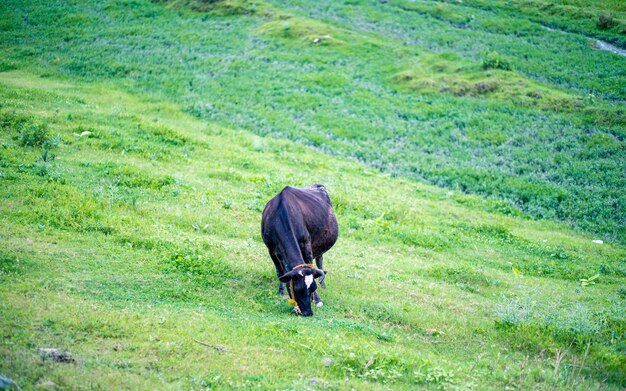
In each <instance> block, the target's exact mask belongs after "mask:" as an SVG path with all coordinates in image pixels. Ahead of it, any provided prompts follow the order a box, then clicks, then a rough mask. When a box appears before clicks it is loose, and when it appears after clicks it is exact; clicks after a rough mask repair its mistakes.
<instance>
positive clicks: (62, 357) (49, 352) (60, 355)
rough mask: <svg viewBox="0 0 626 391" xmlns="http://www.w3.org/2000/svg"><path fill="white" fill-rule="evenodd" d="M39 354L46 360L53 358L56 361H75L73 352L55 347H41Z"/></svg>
mask: <svg viewBox="0 0 626 391" xmlns="http://www.w3.org/2000/svg"><path fill="white" fill-rule="evenodd" d="M39 355H40V356H41V358H43V359H44V360H45V359H46V358H51V359H52V360H54V361H56V362H65V363H70V362H74V358H73V357H72V353H70V352H62V351H60V350H59V349H53V348H39Z"/></svg>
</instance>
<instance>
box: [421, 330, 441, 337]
mask: <svg viewBox="0 0 626 391" xmlns="http://www.w3.org/2000/svg"><path fill="white" fill-rule="evenodd" d="M424 334H426V335H430V336H432V335H437V334H439V331H437V330H435V329H426V330H424Z"/></svg>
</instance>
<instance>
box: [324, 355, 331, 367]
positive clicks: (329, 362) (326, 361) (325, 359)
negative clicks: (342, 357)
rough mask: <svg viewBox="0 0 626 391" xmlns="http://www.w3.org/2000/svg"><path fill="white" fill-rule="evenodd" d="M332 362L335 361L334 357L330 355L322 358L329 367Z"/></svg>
mask: <svg viewBox="0 0 626 391" xmlns="http://www.w3.org/2000/svg"><path fill="white" fill-rule="evenodd" d="M332 363H333V359H332V358H330V357H324V358H323V359H322V364H323V365H324V366H325V367H329V366H330V364H332Z"/></svg>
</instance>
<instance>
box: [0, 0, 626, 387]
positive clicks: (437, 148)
mask: <svg viewBox="0 0 626 391" xmlns="http://www.w3.org/2000/svg"><path fill="white" fill-rule="evenodd" d="M198 4H200V5H201V6H202V7H200V9H198ZM307 4H308V3H302V4H300V3H297V2H290V4H282V3H280V2H278V1H276V2H271V3H262V2H246V3H240V2H236V1H224V2H217V3H215V2H209V3H198V2H191V1H187V2H185V1H179V2H168V3H149V2H145V1H135V0H133V1H122V2H108V1H107V2H100V3H91V2H84V3H83V2H79V1H77V2H74V3H66V2H58V3H53V2H51V3H48V4H47V5H46V6H45V7H44V6H41V7H38V6H36V5H33V4H30V3H27V4H22V3H20V4H17V3H16V4H11V5H10V6H11V7H12V8H11V9H10V10H9V8H8V7H9V5H7V6H6V7H5V6H4V5H3V6H2V7H0V13H2V18H0V20H2V26H1V28H0V36H1V38H3V39H2V40H0V51H1V52H2V53H3V57H2V60H1V61H2V63H1V64H0V66H1V68H0V69H1V71H0V197H1V199H2V202H1V203H0V210H1V213H0V227H1V228H2V229H1V230H0V308H2V312H1V313H2V316H0V333H2V337H3V338H2V339H1V340H0V354H2V356H3V357H4V358H3V359H2V360H0V375H2V376H8V377H10V378H12V379H13V380H15V381H16V383H17V384H19V385H20V386H21V387H22V388H27V389H28V388H35V387H37V386H50V385H51V383H54V384H55V385H56V386H58V387H61V388H67V389H82V388H106V389H110V388H128V389H146V388H156V389H181V388H185V389H188V388H193V389H198V388H209V387H210V388H235V387H240V388H253V387H260V388H263V389H270V388H271V389H301V388H307V387H309V388H336V389H348V388H355V389H371V388H381V389H386V388H398V389H405V388H408V387H424V388H432V389H439V388H446V389H448V388H453V389H456V388H458V389H467V388H480V389H503V388H520V389H530V388H532V389H554V388H557V389H570V388H581V389H589V388H602V387H604V388H606V389H621V388H622V387H623V386H624V384H625V383H626V378H625V377H624V374H625V373H626V356H625V355H624V346H625V343H626V340H625V338H626V329H625V325H626V309H625V308H626V306H625V304H624V303H625V300H626V265H625V264H624V259H626V247H624V245H623V244H621V243H620V242H619V241H616V242H605V243H602V244H599V243H595V242H594V241H593V240H596V239H598V238H599V237H598V235H592V234H587V233H584V232H583V231H582V230H580V229H579V230H572V229H570V228H568V227H567V226H566V225H565V224H563V223H559V222H556V221H554V220H551V219H550V218H555V219H558V218H562V219H566V220H568V222H570V223H572V224H573V225H575V226H577V227H586V228H589V229H592V230H596V231H600V232H603V233H604V235H606V237H609V238H610V237H613V238H617V235H618V234H619V232H623V225H621V224H622V223H621V222H623V216H624V215H623V213H624V211H623V210H622V209H620V208H621V206H622V205H623V200H624V198H623V197H624V196H623V194H620V192H621V190H622V189H623V187H621V188H620V186H621V184H622V183H623V181H624V178H623V175H621V174H623V164H622V163H624V142H623V135H624V133H623V131H624V129H623V125H624V123H623V116H622V112H621V110H622V106H620V104H616V103H612V101H614V100H616V99H617V100H619V99H623V97H622V98H620V97H619V94H620V93H621V92H620V90H619V89H614V88H613V87H611V86H610V85H608V84H607V83H606V82H604V81H603V80H604V78H605V76H606V75H607V74H608V73H610V72H615V73H616V74H619V72H620V71H619V69H620V68H619V64H621V63H620V62H619V61H621V59H619V58H617V57H613V56H612V55H611V54H609V53H597V52H593V51H591V50H592V49H589V48H588V47H587V46H585V45H584V42H583V44H581V45H580V46H579V47H580V50H581V51H582V50H590V51H589V52H588V53H587V52H585V53H587V54H589V56H591V57H593V56H598V57H597V58H602V59H603V60H604V61H603V64H602V65H601V66H597V67H593V66H592V65H591V62H586V61H587V60H586V59H582V58H581V59H580V60H579V62H576V63H574V62H572V61H574V60H573V59H571V58H567V59H561V60H557V59H555V60H554V61H555V62H558V61H562V63H561V65H562V66H563V67H566V66H567V65H568V61H570V63H569V65H570V66H571V67H572V68H573V70H572V72H586V73H587V74H588V75H589V76H588V77H587V78H586V79H585V80H580V81H577V82H575V80H574V79H573V80H574V81H572V82H571V83H573V84H575V85H570V84H571V83H570V82H569V81H563V82H554V81H550V80H551V79H550V77H551V76H550V72H552V71H553V69H546V70H545V73H543V74H542V75H538V74H536V73H533V71H531V68H532V67H533V66H534V65H532V60H529V64H531V65H529V66H528V68H523V67H522V65H519V63H518V62H519V61H520V60H519V59H517V58H516V57H515V56H514V55H511V56H512V57H507V56H502V55H501V54H490V55H489V56H488V57H486V58H485V60H486V62H487V63H489V61H487V60H490V59H492V60H494V62H491V64H492V65H494V64H499V63H501V62H502V61H504V62H505V63H507V64H509V65H510V66H511V67H512V68H513V70H506V69H501V68H502V67H503V65H499V66H496V67H495V68H496V69H493V68H490V66H484V65H482V61H483V60H482V59H479V58H475V57H473V55H472V54H471V53H469V52H464V51H463V50H461V49H460V47H454V46H453V45H450V46H449V49H446V50H440V48H438V47H435V46H428V47H424V46H420V44H419V39H417V38H416V39H415V40H414V41H413V42H412V43H411V45H409V46H404V45H403V42H404V41H403V40H398V37H407V38H406V39H409V38H408V37H409V35H408V33H407V31H404V29H405V28H407V26H408V24H405V23H398V24H397V25H396V27H395V28H394V27H393V25H392V23H391V22H390V21H391V20H394V19H393V18H401V17H402V18H404V17H405V16H406V14H404V12H408V13H409V14H408V15H414V14H418V15H422V16H419V18H420V19H416V20H414V24H415V27H416V28H424V23H427V24H428V25H429V26H431V27H432V28H433V29H435V28H437V29H447V28H448V27H445V26H446V25H450V23H449V21H448V22H446V21H443V20H442V19H441V18H440V17H436V18H435V17H432V16H428V15H426V14H423V13H416V12H413V11H406V10H402V8H398V7H395V5H394V4H386V3H385V4H383V3H379V2H376V3H368V2H352V4H351V5H345V6H343V7H338V6H336V5H335V3H331V2H329V3H327V4H326V5H324V6H320V7H317V8H316V9H314V8H313V7H311V6H308V7H307ZM411 4H414V3H411ZM387 6H393V7H395V8H397V9H400V11H402V12H400V11H395V10H394V11H389V8H385V7H387ZM203 7H204V8H203ZM335 7H337V9H336V8H335ZM405 8H406V7H405ZM193 9H195V10H193ZM363 9H365V10H367V12H365V11H363ZM189 10H191V11H189ZM9 11H10V12H9ZM396 12H400V14H396ZM484 12H487V11H484ZM401 15H404V16H401ZM424 15H425V16H424ZM412 17H413V16H411V18H412ZM367 18H375V20H376V21H377V23H371V21H370V22H368V21H367V20H366V19H367ZM387 18H391V19H387ZM386 20H388V22H385V21H386ZM397 20H398V21H402V20H403V19H397ZM529 20H530V19H529ZM348 22H350V23H348ZM407 23H408V22H407ZM525 23H530V24H531V25H532V23H534V22H532V21H529V22H525ZM529 26H530V25H529ZM446 31H448V30H446ZM449 31H454V30H453V29H451V30H449ZM533 31H535V30H533ZM537 31H542V33H541V34H546V37H545V39H546V41H545V42H544V43H538V44H537V45H539V47H543V46H541V45H548V43H547V42H548V41H550V39H551V38H550V37H553V36H552V35H549V34H548V33H549V32H543V31H544V30H537ZM449 33H450V34H452V33H451V32H449ZM457 33H458V32H457ZM458 34H460V33H458ZM537 34H539V33H537ZM485 35H488V34H485ZM506 35H507V34H501V35H498V37H500V38H502V36H506ZM417 36H419V34H416V35H415V36H414V37H417ZM439 36H440V39H441V40H442V41H441V42H444V41H445V39H444V37H445V33H444V32H442V30H440V34H439ZM521 36H523V35H521ZM542 37H543V35H542ZM316 39H317V42H316ZM485 39H486V38H485ZM529 39H530V38H529ZM563 39H564V40H565V38H563ZM452 41H455V40H451V41H450V42H452ZM574 41H575V42H570V44H571V45H574V46H576V45H578V43H576V39H574ZM429 42H431V41H430V40H429ZM432 42H435V41H432ZM441 42H440V43H439V44H437V45H443V43H441ZM455 42H456V41H455ZM514 42H515V41H513V40H511V41H510V43H508V44H507V45H511V47H513V46H515V45H514ZM568 42H569V41H568ZM429 45H430V44H429ZM433 45H434V44H433ZM585 48H587V49H585ZM563 51H564V53H565V52H567V51H568V49H566V48H565V49H563ZM442 52H443V53H442ZM603 56H604V57H603ZM574 57H576V56H574ZM594 58H595V57H594ZM507 61H508V62H507ZM577 61H578V60H577ZM590 61H591V60H590ZM511 64H512V65H511ZM574 64H575V66H574ZM540 68H541V67H537V69H540ZM563 69H565V68H563ZM616 69H617V70H616ZM621 77H622V79H619V77H618V78H616V79H615V80H614V82H615V83H616V84H615V85H618V86H619V85H620V84H619V83H623V76H621ZM620 80H621V81H620ZM493 84H495V86H496V87H495V88H492V87H490V85H493ZM594 85H600V86H601V87H600V88H599V89H598V91H597V95H596V96H595V97H594V98H591V97H589V96H587V95H584V94H583V95H581V91H585V94H588V93H590V92H591V91H595V90H593V88H594V87H593V86H594ZM622 91H623V90H622ZM496 124H498V126H496ZM255 133H256V134H255ZM407 140H409V142H407ZM552 154H553V155H552ZM355 158H356V159H355ZM550 159H554V162H551V161H549V160H550ZM464 162H468V164H471V167H474V169H470V168H471V167H469V168H468V167H467V166H465V165H464V164H465V163H464ZM559 162H560V163H559ZM563 162H566V163H563ZM586 165H589V166H591V167H586ZM454 167H456V168H454ZM538 167H539V168H538ZM374 168H375V169H374ZM453 168H454V170H456V171H454V170H453ZM378 169H380V170H378ZM381 170H382V171H383V172H382V173H381V172H380V171H381ZM477 172H478V173H479V174H476V173H477ZM480 173H483V174H480ZM484 175H493V177H489V178H491V180H492V181H491V182H487V181H485V177H484ZM416 178H425V179H428V180H429V181H431V182H434V183H438V184H441V185H444V186H450V187H451V188H447V189H446V188H438V187H434V186H432V185H428V184H425V183H420V182H418V181H416V180H415V179H416ZM468 178H469V179H468ZM499 178H500V179H499ZM507 178H509V179H507ZM314 182H321V183H325V184H326V186H327V187H328V189H329V192H330V193H331V197H332V199H333V202H334V206H335V210H336V212H337V216H338V220H339V223H340V240H339V242H338V243H337V245H336V246H335V248H334V249H333V250H331V252H329V254H328V256H327V258H326V264H327V268H328V270H329V276H328V279H327V284H328V289H326V290H324V291H322V292H321V294H322V297H323V298H324V300H325V303H326V306H324V307H322V308H321V309H318V310H317V312H316V315H315V316H314V317H313V318H309V319H303V318H298V317H295V316H292V315H291V313H290V307H289V306H288V305H287V303H286V302H285V300H284V298H280V297H278V296H277V295H276V288H277V282H276V278H275V275H274V271H273V267H272V264H271V261H270V259H269V257H268V256H267V255H266V250H265V247H264V245H263V243H262V241H261V240H260V236H259V225H260V212H261V210H262V208H263V206H264V204H265V202H266V201H267V200H268V199H269V198H271V197H272V196H273V195H274V194H275V193H277V192H278V191H280V189H282V187H283V186H285V185H304V184H309V183H314ZM590 189H593V190H594V191H590ZM461 190H462V191H461ZM522 190H523V191H522ZM463 191H465V192H470V193H471V192H475V193H478V194H480V195H475V194H464V192H463ZM485 194H487V195H491V196H488V197H484V195H485ZM607 194H609V196H607ZM517 197H521V199H522V201H524V200H525V201H524V202H522V201H520V200H519V199H518V198H517ZM524 197H526V198H524ZM559 197H562V199H561V200H560V201H559ZM585 197H587V198H585ZM611 197H613V198H611ZM556 201H558V202H556ZM555 202H556V203H555ZM568 202H570V203H572V205H569V204H567V203H568ZM563 203H565V204H563ZM561 204H563V205H562V206H559V205H561ZM573 204H575V205H573ZM576 207H578V208H579V209H576ZM577 210H578V212H576V211H577ZM583 211H586V212H585V213H588V215H583V217H581V215H580V213H583ZM577 213H578V214H577ZM620 213H621V214H620ZM533 216H545V217H547V218H548V219H543V220H535V219H533V218H532V217H533ZM585 216H586V217H585ZM620 219H622V220H620ZM595 220H597V221H595ZM594 224H595V225H594ZM620 230H622V231H620ZM194 339H196V340H199V341H203V342H206V343H207V344H209V345H213V348H212V347H207V346H204V345H201V344H198V343H196V342H194ZM39 348H57V349H61V350H62V351H70V352H71V353H72V357H73V361H71V362H55V361H54V360H53V359H50V358H47V359H42V357H41V355H40V353H39V351H38V349H39Z"/></svg>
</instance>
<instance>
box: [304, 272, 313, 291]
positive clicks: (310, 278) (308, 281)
mask: <svg viewBox="0 0 626 391" xmlns="http://www.w3.org/2000/svg"><path fill="white" fill-rule="evenodd" d="M304 283H305V284H306V288H307V289H309V288H310V287H311V284H312V283H313V276H311V275H308V276H304Z"/></svg>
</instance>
